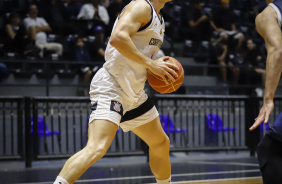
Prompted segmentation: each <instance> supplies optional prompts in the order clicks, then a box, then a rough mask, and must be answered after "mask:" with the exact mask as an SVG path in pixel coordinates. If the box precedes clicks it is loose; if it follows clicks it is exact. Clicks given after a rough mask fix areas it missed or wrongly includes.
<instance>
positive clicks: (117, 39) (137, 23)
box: [109, 1, 178, 83]
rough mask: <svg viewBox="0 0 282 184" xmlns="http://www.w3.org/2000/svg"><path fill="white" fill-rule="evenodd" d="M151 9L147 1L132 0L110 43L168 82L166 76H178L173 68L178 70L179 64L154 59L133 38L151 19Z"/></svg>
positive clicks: (123, 13)
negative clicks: (138, 47) (135, 43)
mask: <svg viewBox="0 0 282 184" xmlns="http://www.w3.org/2000/svg"><path fill="white" fill-rule="evenodd" d="M151 11H152V10H151V7H150V5H149V4H148V3H147V2H145V1H132V2H131V3H130V4H129V5H128V6H127V7H126V8H125V10H124V11H123V12H122V13H121V14H120V17H119V20H118V22H117V25H116V26H115V29H114V30H113V32H112V35H111V37H110V40H109V43H110V44H111V45H112V46H113V47H115V48H116V49H117V50H118V51H119V52H120V53H121V54H122V55H123V56H125V57H127V58H128V59H130V60H132V61H135V62H137V63H139V64H141V65H143V66H145V67H146V68H148V69H149V70H151V71H152V72H153V73H155V74H156V75H158V76H160V77H161V78H162V79H163V80H164V81H166V82H167V79H166V77H165V76H167V77H168V78H170V79H171V80H172V81H174V78H173V76H172V75H171V74H173V75H174V76H176V77H177V73H176V72H175V71H174V70H173V69H176V70H178V67H177V66H175V65H173V64H171V63H168V62H164V60H163V59H157V60H155V61H153V60H152V59H150V58H149V57H147V56H145V55H144V54H143V53H142V52H140V51H139V50H138V49H137V48H136V46H135V45H134V43H133V41H132V39H131V37H132V36H133V35H134V34H135V33H136V32H137V31H138V30H139V28H140V27H143V26H145V25H146V24H147V23H148V22H149V21H150V19H151V16H152V13H151ZM167 83H168V82H167Z"/></svg>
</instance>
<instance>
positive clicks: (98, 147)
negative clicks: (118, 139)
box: [54, 119, 118, 184]
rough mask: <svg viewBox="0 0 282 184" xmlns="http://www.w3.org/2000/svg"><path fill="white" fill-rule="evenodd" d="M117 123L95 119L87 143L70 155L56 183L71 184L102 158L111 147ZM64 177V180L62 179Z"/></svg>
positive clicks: (89, 130)
mask: <svg viewBox="0 0 282 184" xmlns="http://www.w3.org/2000/svg"><path fill="white" fill-rule="evenodd" d="M117 129H118V126H117V124H115V123H113V122H110V121H108V120H98V119H97V120H94V121H92V122H91V123H90V124H89V129H88V142H87V145H86V146H85V147H84V148H83V149H82V150H81V151H79V152H77V153H76V154H75V155H73V156H72V157H70V158H69V159H68V160H67V161H66V163H65V165H64V167H63V169H62V170H61V172H60V174H59V177H58V178H57V180H56V181H55V182H54V184H59V182H61V183H60V184H65V183H64V182H62V181H64V180H66V181H67V182H68V183H69V184H71V183H73V182H74V181H76V180H77V179H78V178H79V177H80V176H81V175H82V174H83V173H84V172H85V171H86V170H87V169H88V168H89V167H90V166H91V165H92V164H94V163H95V162H96V161H97V160H99V159H100V158H102V157H103V156H104V155H105V154H106V152H107V150H108V149H109V147H110V145H111V143H112V141H113V139H114V137H115V134H116V131H117ZM62 178H63V180H62Z"/></svg>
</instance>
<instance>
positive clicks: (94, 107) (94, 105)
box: [91, 102, 97, 111]
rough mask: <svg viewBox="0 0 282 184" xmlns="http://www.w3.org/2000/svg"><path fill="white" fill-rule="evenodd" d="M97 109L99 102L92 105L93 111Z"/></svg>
mask: <svg viewBox="0 0 282 184" xmlns="http://www.w3.org/2000/svg"><path fill="white" fill-rule="evenodd" d="M96 109H97V102H95V103H94V104H92V105H91V111H95V110H96Z"/></svg>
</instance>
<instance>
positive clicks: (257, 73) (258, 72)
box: [244, 39, 266, 86]
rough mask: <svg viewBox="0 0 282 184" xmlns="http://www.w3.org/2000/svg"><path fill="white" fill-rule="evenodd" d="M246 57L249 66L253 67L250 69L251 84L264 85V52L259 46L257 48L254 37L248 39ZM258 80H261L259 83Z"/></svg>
mask: <svg viewBox="0 0 282 184" xmlns="http://www.w3.org/2000/svg"><path fill="white" fill-rule="evenodd" d="M244 58H245V64H246V65H247V66H248V67H252V68H249V69H248V74H249V82H250V83H251V84H260V85H262V86H264V83H265V77H266V75H265V66H264V64H263V63H264V62H263V61H262V54H261V53H260V51H259V50H258V48H256V46H255V44H254V42H253V40H252V39H248V40H247V43H246V49H245V53H244ZM258 79H260V80H258ZM258 81H260V82H259V83H258Z"/></svg>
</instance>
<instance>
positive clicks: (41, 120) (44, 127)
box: [31, 116, 60, 137]
mask: <svg viewBox="0 0 282 184" xmlns="http://www.w3.org/2000/svg"><path fill="white" fill-rule="evenodd" d="M44 130H45V131H44ZM31 134H32V135H33V117H31ZM59 134H60V132H59V131H53V132H52V131H51V130H50V129H49V128H48V126H47V124H46V123H45V122H44V118H43V117H41V116H38V136H39V137H44V135H45V136H51V135H59Z"/></svg>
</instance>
